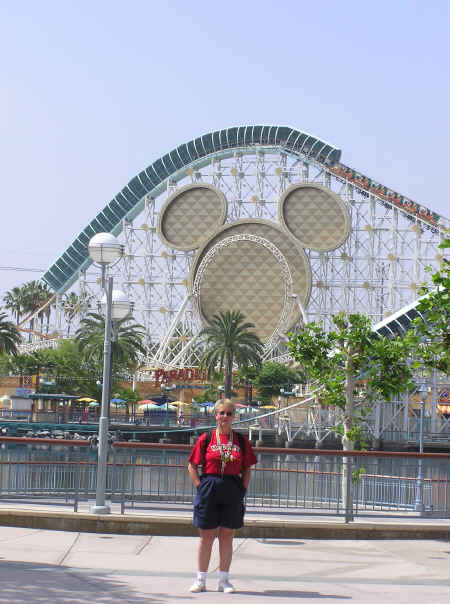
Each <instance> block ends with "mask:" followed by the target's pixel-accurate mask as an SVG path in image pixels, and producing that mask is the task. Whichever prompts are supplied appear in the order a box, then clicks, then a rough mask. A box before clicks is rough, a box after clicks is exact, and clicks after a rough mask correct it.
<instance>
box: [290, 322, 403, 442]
mask: <svg viewBox="0 0 450 604" xmlns="http://www.w3.org/2000/svg"><path fill="white" fill-rule="evenodd" d="M333 322H334V325H335V327H336V329H335V330H333V331H330V332H328V333H326V332H325V330H324V329H323V326H322V325H321V324H317V323H309V324H308V325H306V326H304V327H303V328H302V329H300V331H299V332H298V333H296V334H290V337H289V342H288V349H289V351H290V353H291V355H292V356H293V358H294V359H295V360H297V361H298V362H301V364H302V366H303V368H304V369H305V371H306V373H307V374H308V376H309V378H310V379H311V380H312V381H318V386H319V385H320V386H321V387H322V388H321V390H320V399H321V403H322V404H326V405H331V406H334V407H339V408H340V409H342V411H343V413H342V423H341V424H340V425H338V426H337V427H336V432H337V433H339V434H340V435H341V436H342V437H343V443H344V447H345V448H351V446H352V445H353V443H354V441H356V440H359V441H361V439H362V428H363V424H364V420H365V416H366V415H367V413H368V412H370V410H371V406H372V404H373V402H374V401H375V400H378V399H383V400H386V401H389V400H391V399H392V397H393V396H394V395H396V394H398V393H399V392H404V391H406V390H408V389H409V388H411V387H412V383H411V377H412V374H411V370H410V368H409V367H408V364H407V362H406V361H407V358H408V355H409V354H410V350H411V349H410V343H409V341H408V340H407V339H406V338H404V339H402V338H399V337H397V338H395V339H393V340H389V339H387V338H384V337H380V336H378V335H375V334H374V333H373V332H372V330H371V324H370V320H369V319H368V318H367V317H366V316H364V315H362V314H359V313H355V314H350V315H348V316H347V315H345V314H344V313H339V314H337V315H334V317H333ZM355 402H356V404H355Z"/></svg>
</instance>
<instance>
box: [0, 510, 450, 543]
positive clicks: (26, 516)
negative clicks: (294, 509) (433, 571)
mask: <svg viewBox="0 0 450 604" xmlns="http://www.w3.org/2000/svg"><path fill="white" fill-rule="evenodd" d="M0 526H14V527H21V528H32V529H46V530H56V531H69V532H79V533H114V534H120V535H155V536H156V535H158V536H166V537H167V536H171V537H197V536H198V530H197V529H196V528H195V527H194V526H192V524H191V519H190V518H186V517H180V516H176V515H171V516H139V517H137V516H129V515H128V516H121V515H118V514H108V515H96V514H89V513H82V512H78V513H68V512H53V511H39V510H21V509H12V508H11V509H3V510H0ZM236 536H237V537H248V538H259V539H299V538H303V539H355V540H356V539H364V540H372V539H446V540H449V539H450V525H448V524H437V523H436V524H417V523H406V522H402V523H398V522H396V523H382V522H373V523H369V522H365V523H359V522H358V523H356V524H355V523H353V524H344V523H338V522H330V521H327V522H310V521H304V522H299V521H298V520H293V521H289V520H273V519H271V520H262V519H253V518H251V519H246V521H245V526H244V527H243V528H242V529H239V530H238V531H236Z"/></svg>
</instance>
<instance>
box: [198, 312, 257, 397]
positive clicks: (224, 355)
mask: <svg viewBox="0 0 450 604" xmlns="http://www.w3.org/2000/svg"><path fill="white" fill-rule="evenodd" d="M254 327H255V326H254V324H253V323H248V322H245V317H244V315H243V314H242V313H241V312H240V311H230V310H227V311H225V312H220V313H217V314H215V315H214V316H213V318H212V321H211V325H209V326H208V327H205V328H204V329H202V331H201V332H200V337H202V336H204V337H205V339H206V350H205V352H204V353H203V355H202V357H201V359H200V369H202V370H203V369H206V371H207V373H208V377H209V376H211V375H212V374H213V373H214V372H215V371H217V370H219V371H220V370H222V369H223V371H224V381H225V383H224V391H225V398H230V397H231V395H232V375H233V365H234V363H236V365H237V366H238V367H248V366H249V365H254V366H255V367H260V365H261V357H262V354H263V349H264V347H263V344H262V342H261V340H260V339H259V337H258V336H257V335H256V334H255V333H254V332H253V331H252V330H253V329H254Z"/></svg>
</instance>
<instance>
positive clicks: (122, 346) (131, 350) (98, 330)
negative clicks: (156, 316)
mask: <svg viewBox="0 0 450 604" xmlns="http://www.w3.org/2000/svg"><path fill="white" fill-rule="evenodd" d="M130 318H131V317H130V316H128V317H125V318H124V319H120V320H119V321H115V322H114V323H115V327H114V331H115V334H116V335H115V337H114V339H113V342H112V345H111V351H112V358H113V372H119V371H121V370H122V371H123V370H127V371H131V372H133V371H134V370H135V369H136V367H137V366H138V363H139V354H143V355H145V354H146V349H145V348H144V346H143V345H142V338H143V337H144V328H143V326H142V325H139V324H138V323H130ZM75 341H76V342H77V344H78V346H79V349H80V351H81V352H82V354H83V357H84V359H85V360H86V361H87V362H94V363H100V362H102V360H103V349H104V341H105V318H104V317H103V316H102V315H99V314H97V313H89V314H88V315H87V316H86V317H85V318H84V319H82V321H81V323H80V327H79V328H78V330H77V331H76V333H75Z"/></svg>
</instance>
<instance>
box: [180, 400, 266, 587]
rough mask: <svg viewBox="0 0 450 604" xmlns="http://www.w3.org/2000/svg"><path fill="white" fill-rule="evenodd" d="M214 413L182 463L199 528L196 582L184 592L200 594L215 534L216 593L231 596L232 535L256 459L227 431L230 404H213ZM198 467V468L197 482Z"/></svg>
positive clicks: (247, 446) (241, 440)
mask: <svg viewBox="0 0 450 604" xmlns="http://www.w3.org/2000/svg"><path fill="white" fill-rule="evenodd" d="M214 411H215V415H216V423H217V428H216V429H215V430H213V431H212V432H211V433H207V432H205V433H204V434H202V435H201V436H200V438H199V439H198V440H197V442H196V443H195V446H194V447H193V449H192V452H191V454H190V456H189V463H188V472H189V476H190V477H191V480H192V483H193V485H194V487H196V488H197V494H196V496H195V499H194V526H196V527H198V528H199V529H200V543H199V547H198V573H197V580H196V581H195V582H194V583H193V585H192V586H191V587H190V591H191V592H200V591H206V576H207V573H208V566H209V560H210V558H211V550H212V545H213V542H214V539H215V538H216V535H217V536H218V538H219V562H220V566H219V568H220V573H219V585H218V591H223V592H225V593H233V592H234V587H233V586H232V585H231V583H230V582H229V580H228V572H229V570H230V565H231V558H232V556H233V535H234V531H235V529H238V528H241V527H242V526H243V525H244V512H245V507H244V497H245V493H246V491H247V488H248V483H249V481H250V473H251V466H253V465H254V464H255V463H256V461H257V460H256V456H255V454H254V452H253V449H252V447H251V445H250V443H249V442H248V439H247V438H246V437H245V436H242V435H241V434H238V433H236V432H233V430H232V429H231V424H232V422H233V418H234V414H235V407H234V404H233V403H232V402H231V401H230V400H229V399H224V400H219V401H217V403H216V404H215V405H214ZM198 466H201V467H202V475H201V477H200V476H199V473H198Z"/></svg>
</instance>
